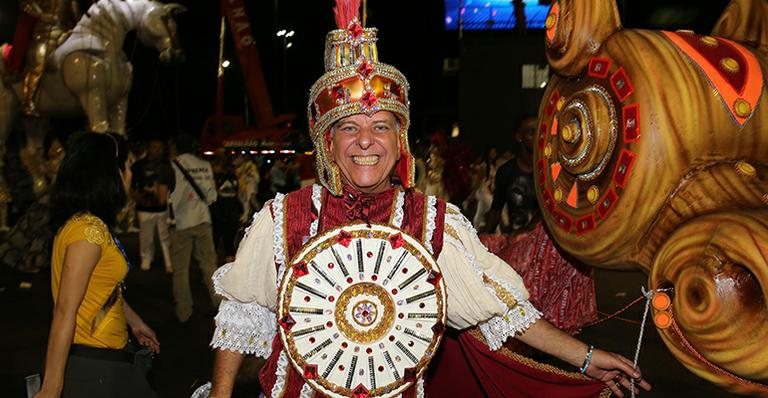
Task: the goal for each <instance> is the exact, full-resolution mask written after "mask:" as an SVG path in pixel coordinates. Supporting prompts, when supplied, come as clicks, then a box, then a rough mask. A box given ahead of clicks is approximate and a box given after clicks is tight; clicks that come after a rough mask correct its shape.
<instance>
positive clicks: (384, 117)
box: [336, 111, 397, 124]
mask: <svg viewBox="0 0 768 398" xmlns="http://www.w3.org/2000/svg"><path fill="white" fill-rule="evenodd" d="M365 121H368V122H380V121H386V122H393V123H394V122H396V121H397V118H396V117H395V115H394V114H393V113H392V112H390V111H378V112H376V113H374V114H373V115H371V116H368V115H366V114H364V113H358V114H356V115H352V116H347V117H345V118H343V119H340V120H339V121H338V122H336V123H337V124H341V123H347V122H351V123H360V122H365Z"/></svg>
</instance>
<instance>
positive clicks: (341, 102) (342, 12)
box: [307, 0, 414, 196]
mask: <svg viewBox="0 0 768 398" xmlns="http://www.w3.org/2000/svg"><path fill="white" fill-rule="evenodd" d="M359 11H360V0H336V7H335V8H334V13H335V14H336V25H337V26H338V29H336V30H332V31H331V32H329V33H328V36H327V37H326V39H325V74H324V75H323V76H321V77H320V79H318V80H317V81H316V82H315V84H314V85H312V89H311V90H310V94H309V104H307V119H308V120H309V131H310V134H311V136H312V141H313V142H314V145H315V150H316V152H317V153H316V156H317V157H316V160H315V162H316V167H317V176H318V178H319V180H320V183H321V184H322V185H323V186H325V187H326V188H327V189H328V190H329V191H330V192H331V193H332V194H334V195H337V196H338V195H340V194H341V190H342V188H341V174H340V171H339V168H338V166H337V165H336V163H335V162H334V161H333V159H331V158H330V157H329V148H328V146H329V143H330V140H331V136H330V128H331V126H333V124H334V123H336V122H337V121H339V120H340V119H343V118H345V117H348V116H352V115H355V114H359V113H364V114H367V115H369V116H370V115H373V114H374V113H376V112H378V111H390V112H392V113H393V114H394V115H395V116H397V118H398V119H399V121H400V131H398V135H399V139H400V148H401V150H400V155H401V156H400V160H398V162H397V164H396V165H395V168H396V170H397V174H398V176H399V178H400V181H401V183H402V185H403V187H405V188H410V187H412V186H413V184H414V162H413V157H412V156H411V151H410V149H409V148H408V134H407V133H408V126H409V124H410V118H409V110H408V106H409V101H408V81H407V80H406V79H405V76H403V74H402V73H400V71H398V70H397V69H395V68H394V67H392V66H390V65H387V64H384V63H381V62H379V56H378V52H377V50H376V40H377V38H376V32H377V30H376V28H364V27H363V26H362V25H361V23H360V20H359V18H358V15H359Z"/></svg>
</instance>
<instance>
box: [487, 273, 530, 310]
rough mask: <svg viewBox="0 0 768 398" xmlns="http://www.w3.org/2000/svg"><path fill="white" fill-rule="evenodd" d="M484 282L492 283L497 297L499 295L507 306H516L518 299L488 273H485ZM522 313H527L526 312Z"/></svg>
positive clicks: (510, 307)
mask: <svg viewBox="0 0 768 398" xmlns="http://www.w3.org/2000/svg"><path fill="white" fill-rule="evenodd" d="M483 283H485V284H486V285H490V286H491V287H492V288H493V291H494V292H496V297H498V298H499V300H501V301H502V302H503V303H504V304H506V306H507V308H509V309H512V308H515V306H516V305H517V300H515V298H514V297H512V294H511V293H510V292H508V291H507V290H506V289H504V288H503V287H502V286H501V285H500V284H499V283H498V282H496V281H494V280H493V279H491V278H489V277H488V275H486V274H483ZM521 314H522V315H525V313H524V312H523V313H521Z"/></svg>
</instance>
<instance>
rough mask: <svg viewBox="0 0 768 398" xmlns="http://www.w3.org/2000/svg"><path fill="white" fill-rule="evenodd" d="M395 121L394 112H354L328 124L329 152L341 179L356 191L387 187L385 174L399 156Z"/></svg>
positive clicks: (393, 165)
mask: <svg viewBox="0 0 768 398" xmlns="http://www.w3.org/2000/svg"><path fill="white" fill-rule="evenodd" d="M398 134H399V123H398V121H397V118H396V117H395V115H394V114H392V113H391V112H388V111H380V112H377V113H375V114H374V115H373V116H367V115H364V114H358V115H353V116H349V117H346V118H344V119H341V120H339V121H338V122H336V124H334V125H333V127H331V142H330V146H329V149H330V152H331V156H332V157H333V160H334V162H336V165H338V166H339V170H340V171H341V176H342V179H343V180H344V183H346V184H349V185H350V186H352V187H353V188H355V189H357V190H358V191H360V192H365V193H375V192H382V191H385V190H387V189H388V188H389V187H390V182H389V176H390V175H391V174H392V169H393V168H394V167H395V164H396V163H397V161H398V160H399V159H400V141H399V140H398Z"/></svg>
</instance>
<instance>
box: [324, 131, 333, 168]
mask: <svg viewBox="0 0 768 398" xmlns="http://www.w3.org/2000/svg"><path fill="white" fill-rule="evenodd" d="M332 135H333V127H331V128H329V129H328V132H326V133H325V146H326V148H328V152H329V153H328V155H332V154H333V137H332ZM331 160H333V156H331Z"/></svg>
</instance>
